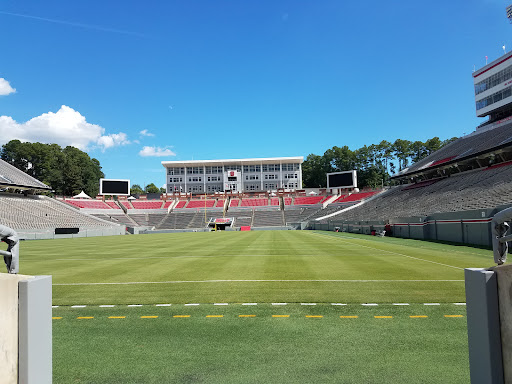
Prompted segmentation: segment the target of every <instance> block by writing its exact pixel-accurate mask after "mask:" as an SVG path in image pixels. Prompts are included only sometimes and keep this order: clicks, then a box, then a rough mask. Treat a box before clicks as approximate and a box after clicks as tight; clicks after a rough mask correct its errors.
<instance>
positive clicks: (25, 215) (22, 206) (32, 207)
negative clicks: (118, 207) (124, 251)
mask: <svg viewBox="0 0 512 384" xmlns="http://www.w3.org/2000/svg"><path fill="white" fill-rule="evenodd" d="M0 222H2V224H3V225H7V226H9V227H11V228H13V229H14V230H30V229H52V228H57V227H61V228H74V227H78V228H84V229H85V228H94V227H108V226H110V225H111V224H109V223H107V222H105V221H102V220H97V219H96V218H94V217H91V216H90V215H86V214H83V213H81V212H80V211H79V210H76V209H73V208H72V207H70V206H68V205H67V204H65V203H63V202H60V201H58V200H55V199H51V198H48V197H46V196H28V197H23V196H22V195H15V194H2V195H0Z"/></svg>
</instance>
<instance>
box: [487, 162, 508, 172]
mask: <svg viewBox="0 0 512 384" xmlns="http://www.w3.org/2000/svg"><path fill="white" fill-rule="evenodd" d="M510 164H512V161H505V162H504V163H499V164H494V165H491V166H490V167H487V168H485V169H484V171H488V170H489V169H494V168H499V167H505V166H507V165H510Z"/></svg>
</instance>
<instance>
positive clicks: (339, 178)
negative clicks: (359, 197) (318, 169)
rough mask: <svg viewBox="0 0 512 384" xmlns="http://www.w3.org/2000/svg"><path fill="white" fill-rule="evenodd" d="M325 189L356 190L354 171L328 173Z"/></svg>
mask: <svg viewBox="0 0 512 384" xmlns="http://www.w3.org/2000/svg"><path fill="white" fill-rule="evenodd" d="M327 188H357V173H356V171H345V172H334V173H328V174H327Z"/></svg>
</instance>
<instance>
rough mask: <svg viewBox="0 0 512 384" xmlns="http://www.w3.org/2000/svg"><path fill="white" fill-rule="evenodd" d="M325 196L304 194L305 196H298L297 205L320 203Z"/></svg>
mask: <svg viewBox="0 0 512 384" xmlns="http://www.w3.org/2000/svg"><path fill="white" fill-rule="evenodd" d="M324 197H325V196H304V197H301V196H299V197H296V198H295V202H294V204H295V205H311V204H320V202H321V201H322V200H323V199H324Z"/></svg>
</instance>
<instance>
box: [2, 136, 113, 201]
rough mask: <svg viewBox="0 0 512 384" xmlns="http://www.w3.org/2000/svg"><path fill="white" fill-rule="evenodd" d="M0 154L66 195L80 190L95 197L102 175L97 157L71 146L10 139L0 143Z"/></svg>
mask: <svg viewBox="0 0 512 384" xmlns="http://www.w3.org/2000/svg"><path fill="white" fill-rule="evenodd" d="M0 157H1V158H2V160H4V161H6V162H8V163H9V164H12V165H14V166H15V167H16V168H18V169H20V170H22V171H23V172H25V173H27V174H29V175H30V176H32V177H35V178H36V179H38V180H40V181H42V182H43V183H45V184H47V185H49V186H51V187H52V188H53V190H54V191H55V193H57V194H62V195H66V196H72V195H75V194H77V193H79V192H80V191H82V190H83V191H85V193H87V194H88V195H89V196H96V195H97V194H98V192H99V179H100V178H102V177H105V175H104V174H103V172H102V171H101V165H100V162H99V161H98V160H97V159H94V158H92V159H91V158H90V157H89V155H88V154H87V153H85V152H83V151H81V150H79V149H78V148H75V147H71V146H67V147H65V148H61V147H60V146H59V145H57V144H42V143H22V142H21V141H19V140H11V141H9V142H8V143H7V144H4V145H3V146H2V149H1V151H0Z"/></svg>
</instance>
